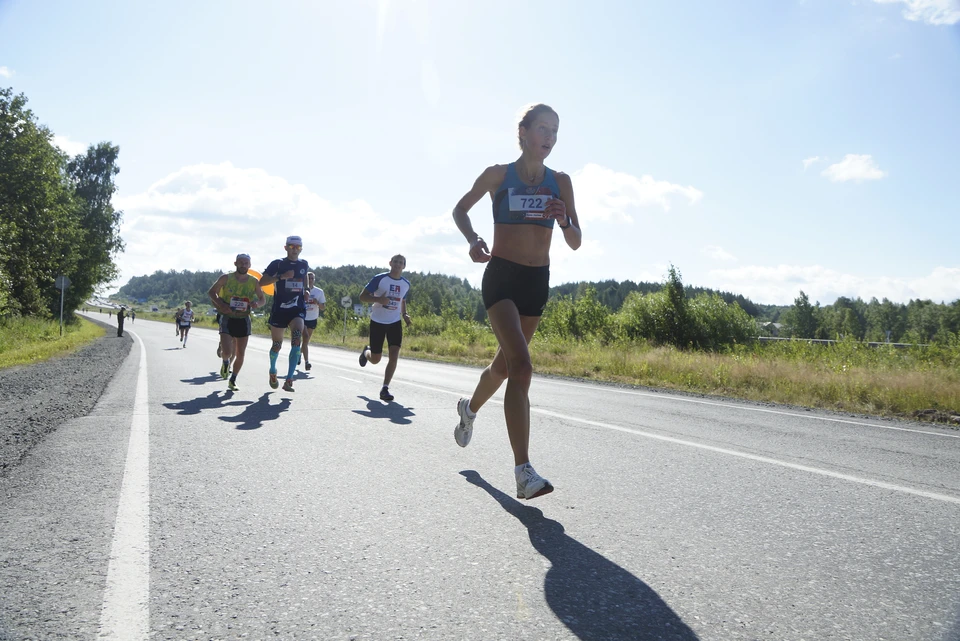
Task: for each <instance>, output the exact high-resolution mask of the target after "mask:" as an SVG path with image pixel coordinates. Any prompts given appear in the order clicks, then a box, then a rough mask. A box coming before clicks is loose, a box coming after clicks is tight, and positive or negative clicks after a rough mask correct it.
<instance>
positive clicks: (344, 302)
mask: <svg viewBox="0 0 960 641" xmlns="http://www.w3.org/2000/svg"><path fill="white" fill-rule="evenodd" d="M351 305H353V299H352V298H350V297H349V296H344V297H343V298H341V299H340V306H341V307H343V340H342V342H343V343H344V344H346V342H347V310H348V309H350V306H351Z"/></svg>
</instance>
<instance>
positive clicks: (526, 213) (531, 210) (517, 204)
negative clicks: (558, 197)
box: [507, 187, 553, 219]
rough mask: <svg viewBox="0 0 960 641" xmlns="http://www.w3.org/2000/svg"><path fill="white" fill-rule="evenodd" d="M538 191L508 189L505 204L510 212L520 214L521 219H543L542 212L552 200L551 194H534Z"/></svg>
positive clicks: (538, 189)
mask: <svg viewBox="0 0 960 641" xmlns="http://www.w3.org/2000/svg"><path fill="white" fill-rule="evenodd" d="M538 191H540V188H539V187H509V188H508V189H507V202H508V203H509V206H510V211H512V212H522V213H523V217H524V218H527V219H540V218H543V217H544V214H543V210H544V209H546V207H547V201H548V200H550V199H551V198H553V194H551V193H549V192H548V193H545V194H540V193H535V192H538Z"/></svg>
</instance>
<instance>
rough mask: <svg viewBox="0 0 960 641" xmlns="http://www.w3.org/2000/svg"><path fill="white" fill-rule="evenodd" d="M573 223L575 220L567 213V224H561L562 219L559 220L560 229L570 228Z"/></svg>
mask: <svg viewBox="0 0 960 641" xmlns="http://www.w3.org/2000/svg"><path fill="white" fill-rule="evenodd" d="M572 224H573V221H572V220H570V214H567V224H566V225H561V224H560V221H559V220H558V221H557V227H559V228H560V229H570V225H572Z"/></svg>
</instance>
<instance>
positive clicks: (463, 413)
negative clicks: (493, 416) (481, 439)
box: [453, 398, 477, 447]
mask: <svg viewBox="0 0 960 641" xmlns="http://www.w3.org/2000/svg"><path fill="white" fill-rule="evenodd" d="M469 411H470V399H469V398H461V399H460V401H459V402H458V403H457V413H458V414H460V423H459V424H457V426H456V427H455V428H453V438H454V439H456V441H457V445H459V446H460V447H466V446H468V445H470V439H471V438H473V420H474V419H475V418H477V415H476V414H474V415H473V416H470V415H469V414H468V413H467V412H469Z"/></svg>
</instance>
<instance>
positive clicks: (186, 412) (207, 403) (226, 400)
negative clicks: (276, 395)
mask: <svg viewBox="0 0 960 641" xmlns="http://www.w3.org/2000/svg"><path fill="white" fill-rule="evenodd" d="M217 378H220V377H219V376H218V377H217ZM232 397H233V394H232V393H230V392H223V391H221V390H217V391H215V392H210V393H209V394H207V395H206V396H201V397H199V398H194V399H191V400H189V401H180V402H179V403H164V404H163V406H164V407H166V408H167V409H168V410H174V411H175V412H176V413H177V414H181V415H183V416H192V415H194V414H199V413H200V412H202V411H203V410H215V409H220V408H222V407H228V406H231V405H248V404H249V403H250V401H231V400H230V399H231V398H232Z"/></svg>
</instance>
